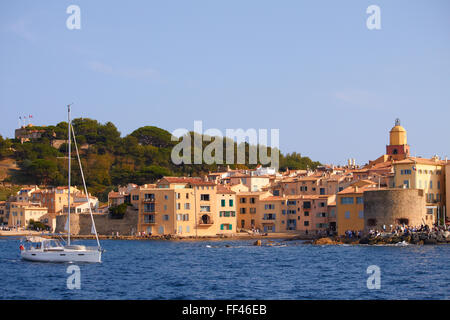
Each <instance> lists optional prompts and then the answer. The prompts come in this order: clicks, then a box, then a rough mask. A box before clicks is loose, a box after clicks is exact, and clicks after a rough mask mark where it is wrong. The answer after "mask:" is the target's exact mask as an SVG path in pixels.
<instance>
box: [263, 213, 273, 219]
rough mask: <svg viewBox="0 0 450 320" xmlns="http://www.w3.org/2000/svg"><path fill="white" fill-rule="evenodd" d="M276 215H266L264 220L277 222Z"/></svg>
mask: <svg viewBox="0 0 450 320" xmlns="http://www.w3.org/2000/svg"><path fill="white" fill-rule="evenodd" d="M275 216H276V215H275V213H264V217H263V220H275Z"/></svg>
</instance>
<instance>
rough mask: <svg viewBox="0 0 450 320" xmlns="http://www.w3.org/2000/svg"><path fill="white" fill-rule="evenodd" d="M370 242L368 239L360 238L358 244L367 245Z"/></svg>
mask: <svg viewBox="0 0 450 320" xmlns="http://www.w3.org/2000/svg"><path fill="white" fill-rule="evenodd" d="M369 243H370V240H369V238H362V239H361V240H359V244H369Z"/></svg>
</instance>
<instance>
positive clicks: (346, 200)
mask: <svg viewBox="0 0 450 320" xmlns="http://www.w3.org/2000/svg"><path fill="white" fill-rule="evenodd" d="M353 201H354V200H353V197H342V198H341V204H353Z"/></svg>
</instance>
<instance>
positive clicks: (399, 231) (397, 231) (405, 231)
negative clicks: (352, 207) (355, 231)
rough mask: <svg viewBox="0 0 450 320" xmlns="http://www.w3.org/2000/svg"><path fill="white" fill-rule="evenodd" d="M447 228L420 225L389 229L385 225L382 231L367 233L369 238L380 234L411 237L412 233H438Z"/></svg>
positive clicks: (399, 226) (373, 230) (396, 226)
mask: <svg viewBox="0 0 450 320" xmlns="http://www.w3.org/2000/svg"><path fill="white" fill-rule="evenodd" d="M447 229H448V227H447V226H445V225H444V226H439V225H435V226H434V227H433V228H430V227H429V226H428V225H426V224H422V225H420V226H408V225H406V224H401V225H395V226H394V225H390V226H389V228H387V226H386V225H383V227H382V230H375V229H372V230H370V231H369V234H370V235H371V236H379V235H381V234H382V233H384V234H386V233H391V234H393V235H406V236H407V235H411V234H413V233H416V232H425V233H429V232H431V231H439V230H444V231H445V230H447Z"/></svg>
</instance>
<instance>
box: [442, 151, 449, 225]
mask: <svg viewBox="0 0 450 320" xmlns="http://www.w3.org/2000/svg"><path fill="white" fill-rule="evenodd" d="M445 163H446V164H445V190H446V192H445V194H446V200H445V205H444V210H443V211H444V216H445V223H446V224H448V225H450V213H449V211H448V210H449V209H448V208H449V206H450V162H447V159H445Z"/></svg>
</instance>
